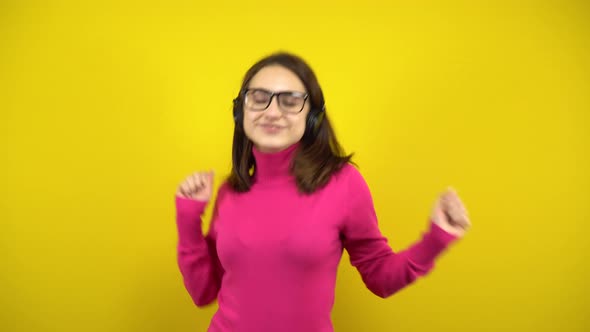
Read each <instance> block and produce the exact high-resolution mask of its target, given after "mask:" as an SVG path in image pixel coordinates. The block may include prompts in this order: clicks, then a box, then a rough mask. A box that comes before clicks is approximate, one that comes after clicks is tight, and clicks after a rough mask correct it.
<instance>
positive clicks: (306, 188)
mask: <svg viewBox="0 0 590 332" xmlns="http://www.w3.org/2000/svg"><path fill="white" fill-rule="evenodd" d="M270 65H279V66H282V67H284V68H286V69H289V70H290V71H292V72H293V73H295V74H296V75H297V76H298V77H299V79H300V80H301V81H302V82H303V85H304V86H305V89H306V90H307V93H308V94H309V98H308V100H309V102H310V106H311V107H310V111H309V113H308V115H307V116H308V118H307V122H306V128H305V133H304V135H303V137H302V139H301V141H300V145H299V148H298V150H297V151H296V154H295V157H294V160H293V163H292V165H291V174H292V175H294V176H295V180H296V183H297V187H298V188H299V191H300V192H303V193H313V192H314V191H316V190H317V189H319V188H321V187H323V186H324V185H326V184H327V183H328V181H329V180H330V177H331V176H332V174H334V173H335V172H337V171H338V170H340V169H341V168H342V167H343V166H344V165H345V164H346V163H348V162H350V159H351V158H352V154H351V155H345V154H344V152H343V150H342V147H341V146H340V144H339V143H338V140H337V139H336V135H335V134H334V130H333V129H332V126H331V125H330V121H329V119H328V117H327V115H326V108H325V105H324V94H323V92H322V89H321V87H320V85H319V83H318V80H317V78H316V76H315V74H314V72H313V70H312V69H311V67H310V66H309V65H308V64H307V63H306V62H305V61H304V60H303V59H302V58H300V57H298V56H296V55H293V54H289V53H285V52H280V53H275V54H271V55H269V56H267V57H265V58H263V59H261V60H259V61H258V62H256V63H255V64H254V65H253V66H252V67H251V68H250V69H249V70H248V71H247V72H246V75H245V76H244V79H243V81H242V86H241V88H240V93H239V95H238V97H237V98H236V99H234V110H233V111H234V120H235V126H234V140H233V147H232V170H231V174H230V175H229V178H228V180H227V181H228V183H229V185H230V187H231V188H233V189H234V190H236V191H238V192H245V191H248V190H250V187H251V185H252V174H253V173H252V172H251V171H252V170H253V171H254V172H255V171H256V161H255V159H254V156H253V155H252V146H253V143H252V141H251V140H250V139H248V137H247V136H246V133H245V131H244V122H243V120H242V119H243V112H244V110H243V100H244V99H243V98H244V95H243V92H244V90H245V89H246V88H248V84H249V83H250V80H251V79H252V78H253V77H254V75H256V73H258V72H259V71H260V70H261V69H262V68H264V67H267V66H270Z"/></svg>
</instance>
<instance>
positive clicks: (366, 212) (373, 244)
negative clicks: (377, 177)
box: [342, 169, 456, 298]
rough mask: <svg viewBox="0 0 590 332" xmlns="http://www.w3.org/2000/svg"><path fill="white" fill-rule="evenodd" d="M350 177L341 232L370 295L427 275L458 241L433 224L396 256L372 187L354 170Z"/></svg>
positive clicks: (388, 292)
mask: <svg viewBox="0 0 590 332" xmlns="http://www.w3.org/2000/svg"><path fill="white" fill-rule="evenodd" d="M351 173H352V174H351V176H350V178H349V181H348V182H349V194H348V197H349V198H350V200H351V202H350V203H351V204H349V207H350V210H349V212H348V214H347V215H348V217H347V219H346V221H345V224H344V227H343V229H342V237H343V244H344V248H345V249H346V250H347V251H348V254H349V256H350V261H351V264H352V265H353V266H355V267H356V268H357V270H358V271H359V273H360V274H361V277H362V279H363V281H364V283H365V285H366V286H367V288H368V289H369V290H371V292H373V293H374V294H376V295H378V296H380V297H383V298H386V297H388V296H391V295H392V294H394V293H395V292H397V291H399V290H400V289H402V288H404V287H405V286H407V285H409V284H411V283H412V282H414V280H416V279H417V278H418V277H420V276H424V275H426V274H427V273H428V272H429V271H430V270H431V269H432V268H433V267H434V260H435V258H436V257H437V256H438V255H440V254H441V253H442V252H443V251H444V249H445V248H446V247H447V246H448V245H449V244H450V243H451V242H452V241H454V240H455V239H456V237H455V236H453V235H451V234H449V233H447V232H445V231H444V230H443V229H442V228H440V227H439V226H438V225H436V224H434V223H432V222H431V223H430V229H429V230H428V231H427V232H425V233H424V234H423V235H422V238H421V239H420V240H419V241H417V242H415V243H414V244H413V245H411V246H410V247H409V248H407V249H405V250H403V251H400V252H398V253H395V252H393V251H392V249H391V247H390V246H389V245H388V243H387V239H386V238H385V237H384V236H383V235H382V234H381V232H380V230H379V228H378V224H377V216H376V214H375V209H374V207H373V200H372V198H371V194H370V191H369V188H368V186H367V184H366V182H365V181H364V179H363V178H362V176H361V175H360V173H359V172H358V171H357V170H356V169H353V171H352V172H351Z"/></svg>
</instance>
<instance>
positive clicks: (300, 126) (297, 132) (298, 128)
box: [291, 116, 306, 139]
mask: <svg viewBox="0 0 590 332" xmlns="http://www.w3.org/2000/svg"><path fill="white" fill-rule="evenodd" d="M305 123H306V117H305V116H303V117H301V118H298V119H296V120H294V121H293V122H292V123H291V134H292V135H293V136H294V137H295V138H297V139H301V137H303V133H305Z"/></svg>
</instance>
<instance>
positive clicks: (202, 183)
mask: <svg viewBox="0 0 590 332" xmlns="http://www.w3.org/2000/svg"><path fill="white" fill-rule="evenodd" d="M196 179H197V180H196V183H197V186H198V187H199V189H203V188H204V187H205V185H206V184H205V179H204V176H203V173H201V172H199V173H198V174H197V177H196Z"/></svg>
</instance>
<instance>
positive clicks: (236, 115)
mask: <svg viewBox="0 0 590 332" xmlns="http://www.w3.org/2000/svg"><path fill="white" fill-rule="evenodd" d="M233 114H234V122H235V123H236V124H239V123H240V122H242V121H241V115H242V112H241V110H240V100H239V98H235V99H234V107H233Z"/></svg>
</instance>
